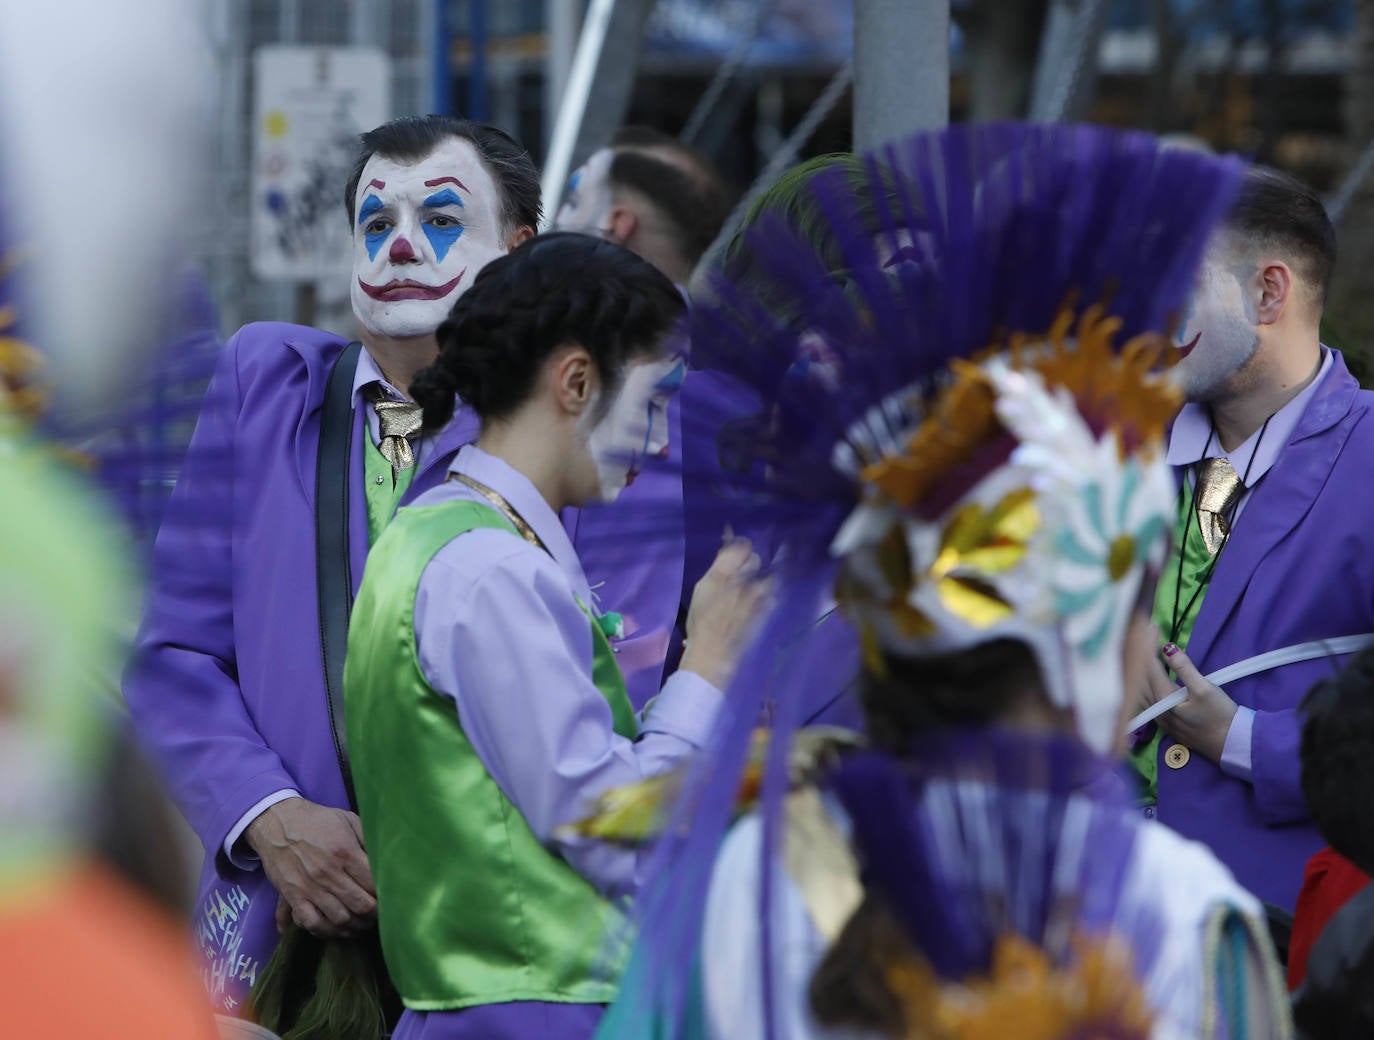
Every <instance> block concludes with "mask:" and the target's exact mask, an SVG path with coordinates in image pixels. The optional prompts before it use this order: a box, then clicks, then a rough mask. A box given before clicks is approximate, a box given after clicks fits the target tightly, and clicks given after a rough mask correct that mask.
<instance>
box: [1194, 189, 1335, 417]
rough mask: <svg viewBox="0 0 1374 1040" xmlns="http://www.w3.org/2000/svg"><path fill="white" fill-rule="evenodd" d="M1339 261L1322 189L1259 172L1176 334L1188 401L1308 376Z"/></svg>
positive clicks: (1216, 239) (1223, 398)
mask: <svg viewBox="0 0 1374 1040" xmlns="http://www.w3.org/2000/svg"><path fill="white" fill-rule="evenodd" d="M1335 262H1336V232H1335V229H1334V228H1333V227H1332V224H1331V220H1330V218H1329V217H1327V215H1326V210H1325V209H1324V208H1323V206H1322V203H1321V199H1319V198H1318V197H1317V195H1316V193H1315V192H1314V191H1312V189H1311V188H1309V187H1308V186H1307V185H1305V184H1303V183H1302V182H1301V181H1299V180H1297V179H1296V178H1295V177H1292V176H1290V175H1288V174H1286V173H1282V172H1280V171H1278V170H1273V169H1268V168H1265V167H1255V168H1253V169H1251V170H1250V171H1249V172H1248V173H1247V175H1246V178H1245V181H1244V183H1243V185H1242V187H1241V191H1240V195H1239V198H1238V199H1237V201H1236V204H1235V206H1234V207H1233V208H1232V210H1231V212H1230V215H1229V216H1228V217H1227V219H1226V221H1225V222H1224V223H1223V224H1222V226H1221V227H1220V228H1219V229H1218V230H1217V231H1216V232H1215V234H1214V235H1213V237H1212V240H1211V243H1210V245H1209V246H1208V249H1207V252H1206V254H1205V256H1204V259H1203V263H1202V266H1201V268H1200V269H1199V272H1198V278H1197V286H1196V290H1195V292H1194V294H1193V297H1192V299H1191V301H1190V303H1189V305H1188V308H1187V311H1186V313H1185V314H1184V317H1183V320H1182V322H1181V324H1180V327H1179V331H1178V333H1177V337H1178V345H1179V349H1180V351H1181V352H1182V353H1183V357H1182V360H1180V361H1179V363H1178V365H1177V366H1176V367H1175V370H1174V371H1175V373H1176V375H1177V378H1178V379H1179V381H1180V383H1181V384H1182V386H1183V391H1184V395H1185V396H1186V397H1187V399H1188V400H1190V401H1197V402H1200V403H1205V404H1209V405H1214V406H1215V405H1221V404H1225V403H1226V402H1228V401H1233V400H1237V399H1242V398H1245V397H1246V396H1247V395H1250V394H1253V393H1255V392H1257V391H1263V390H1265V389H1267V388H1270V387H1273V386H1275V385H1280V386H1282V385H1290V386H1291V385H1293V383H1294V381H1295V380H1297V381H1300V380H1301V379H1302V378H1305V377H1306V376H1308V375H1310V370H1311V369H1312V366H1313V359H1315V358H1316V356H1317V346H1318V337H1319V327H1320V324H1321V317H1322V308H1323V306H1324V304H1325V300H1326V292H1327V286H1328V284H1329V282H1330V279H1331V271H1332V268H1333V267H1334V266H1335Z"/></svg>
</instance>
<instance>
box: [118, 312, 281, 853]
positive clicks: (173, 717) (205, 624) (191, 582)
mask: <svg viewBox="0 0 1374 1040" xmlns="http://www.w3.org/2000/svg"><path fill="white" fill-rule="evenodd" d="M244 335H245V333H243V332H241V333H239V334H238V335H236V336H234V338H233V339H231V340H230V341H229V342H228V344H226V345H225V347H224V350H223V353H222V356H221V358H220V361H219V365H218V367H217V369H216V372H215V375H214V377H213V379H212V380H211V382H210V387H209V389H208V391H207V392H206V396H205V404H204V406H203V407H202V409H201V414H200V418H199V420H198V422H197V424H196V430H195V434H194V436H193V437H192V439H191V445H190V449H189V450H188V452H187V455H186V460H185V463H184V464H183V467H182V471H181V474H180V477H179V479H178V481H177V486H176V490H175V491H174V492H173V495H172V498H171V501H170V502H169V504H168V508H167V512H166V518H165V519H164V521H163V524H162V528H161V530H160V532H159V533H158V538H157V542H156V545H155V548H154V553H153V567H152V574H151V580H150V585H149V590H148V599H147V603H146V606H145V609H144V615H143V621H142V625H141V626H140V629H139V633H138V638H137V641H136V644H135V650H134V656H133V659H132V661H131V663H130V666H129V669H128V671H127V672H126V674H125V678H124V696H125V699H126V701H127V703H128V706H129V710H130V712H131V714H132V716H133V721H134V725H135V727H136V728H137V731H138V733H139V736H140V738H141V740H142V741H143V744H144V745H145V747H146V748H147V749H148V751H149V753H150V754H151V755H152V757H153V758H154V760H155V761H156V762H157V764H158V766H159V767H160V769H161V771H162V774H163V776H164V777H165V778H166V780H167V783H168V784H169V786H170V787H171V790H172V793H173V795H174V797H175V798H176V800H177V802H178V804H179V805H180V807H181V809H182V812H183V813H185V815H186V818H187V819H188V820H189V821H190V823H191V825H192V827H194V828H195V830H196V832H197V833H198V834H199V836H200V838H201V841H202V842H203V843H204V845H205V847H206V848H207V849H219V848H221V847H222V846H223V844H224V840H225V838H226V836H227V835H228V834H229V832H230V830H231V829H232V828H233V827H234V825H235V824H236V823H237V822H238V820H239V818H240V817H241V816H242V815H243V814H244V813H245V812H247V811H248V809H250V808H251V807H252V806H253V805H255V804H256V803H258V802H259V801H261V800H262V799H263V798H264V797H266V796H268V795H270V794H272V793H273V792H274V791H280V790H282V789H286V788H295V787H296V786H297V784H296V782H295V781H294V780H293V779H292V778H291V776H290V775H289V774H288V773H287V771H286V769H285V767H284V766H283V765H282V761H281V759H280V757H279V756H278V755H277V754H276V752H274V751H272V750H271V749H270V748H269V747H268V746H267V744H266V743H265V742H264V740H263V738H262V735H261V734H260V733H259V732H258V729H257V728H256V726H255V725H254V723H253V720H252V718H251V717H250V716H249V712H248V710H247V707H246V705H245V703H244V699H243V693H242V691H241V690H240V688H239V681H238V669H237V664H236V661H235V652H234V645H235V640H234V610H233V602H234V585H233V562H234V561H233V538H232V532H233V523H234V505H235V503H234V499H235V484H236V465H235V463H236V459H235V457H234V455H235V452H234V440H235V435H236V431H237V425H238V420H239V414H240V409H241V405H242V394H241V392H240V388H239V377H238V353H239V343H240V339H241V338H242V337H243V336H244Z"/></svg>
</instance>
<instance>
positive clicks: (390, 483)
mask: <svg viewBox="0 0 1374 1040" xmlns="http://www.w3.org/2000/svg"><path fill="white" fill-rule="evenodd" d="M363 439H364V440H365V441H366V443H365V444H364V445H363V497H364V499H365V500H366V502H367V544H368V545H376V544H377V539H378V538H380V537H381V536H382V532H383V531H385V530H386V525H387V524H389V523H391V518H392V517H393V516H395V515H396V506H397V505H398V504H399V503H400V501H401V496H402V495H404V494H405V493H406V490H407V489H408V488H409V487H410V482H411V480H413V479H414V477H415V467H414V466H412V467H411V468H410V469H403V470H401V472H400V473H399V474H398V475H397V476H396V477H395V478H394V479H393V478H392V474H391V463H390V462H388V461H387V460H386V456H385V455H383V454H382V449H381V448H379V447H377V445H375V444H373V443H372V438H371V437H370V436H366V435H364V438H363Z"/></svg>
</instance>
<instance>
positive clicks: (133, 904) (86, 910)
mask: <svg viewBox="0 0 1374 1040" xmlns="http://www.w3.org/2000/svg"><path fill="white" fill-rule="evenodd" d="M192 964H193V962H192V949H191V946H190V943H189V940H188V938H187V935H186V931H185V930H184V929H183V928H182V927H180V926H178V924H177V922H176V921H175V920H173V919H172V918H170V917H168V916H167V915H166V913H164V912H163V911H162V910H161V909H159V908H158V907H157V906H156V905H155V904H153V903H152V902H150V901H149V900H147V899H146V898H144V897H143V896H142V895H141V894H140V893H139V892H138V891H136V890H135V889H134V888H132V887H130V886H129V885H128V884H126V883H125V882H124V881H122V880H120V879H119V878H118V877H116V876H115V875H114V874H112V873H110V872H109V871H107V870H106V869H105V868H103V867H100V866H96V865H94V864H86V865H81V866H76V867H71V868H64V869H61V870H59V871H58V872H56V873H55V874H54V875H53V876H51V877H47V878H42V879H36V880H35V881H33V882H32V883H31V884H29V885H23V884H22V883H21V884H19V885H16V886H14V887H12V888H9V889H8V890H7V891H6V892H5V894H4V896H3V898H0V1035H3V1036H7V1037H11V1036H12V1037H44V1038H47V1040H92V1038H96V1037H99V1038H101V1040H135V1038H137V1040H147V1038H149V1037H160V1038H161V1037H165V1038H167V1040H215V1037H216V1035H217V1033H216V1029H215V1026H214V1019H213V1017H212V1015H211V1012H210V1004H209V1000H208V998H207V997H206V995H205V991H204V988H203V987H202V986H201V985H200V982H199V980H198V979H197V978H196V974H195V969H194V968H193V966H192Z"/></svg>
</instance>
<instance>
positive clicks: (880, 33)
mask: <svg viewBox="0 0 1374 1040" xmlns="http://www.w3.org/2000/svg"><path fill="white" fill-rule="evenodd" d="M948 122H949V0H855V4H854V147H855V149H856V150H859V151H866V150H868V149H871V148H875V147H877V146H878V145H880V144H882V143H883V142H885V141H890V140H891V139H892V138H894V137H904V136H906V135H907V134H910V133H913V132H915V131H917V130H935V129H938V128H940V127H942V126H944V125H945V124H947V123H948Z"/></svg>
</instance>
